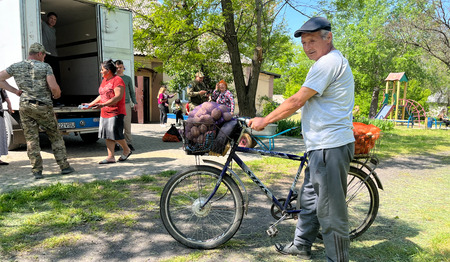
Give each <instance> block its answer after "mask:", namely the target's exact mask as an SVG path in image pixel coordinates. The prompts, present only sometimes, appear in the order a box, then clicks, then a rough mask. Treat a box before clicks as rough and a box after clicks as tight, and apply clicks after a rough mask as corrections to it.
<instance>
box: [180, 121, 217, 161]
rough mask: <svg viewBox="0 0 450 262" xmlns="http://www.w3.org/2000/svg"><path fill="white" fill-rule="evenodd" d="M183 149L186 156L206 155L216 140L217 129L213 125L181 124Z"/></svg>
mask: <svg viewBox="0 0 450 262" xmlns="http://www.w3.org/2000/svg"><path fill="white" fill-rule="evenodd" d="M183 130H184V132H183V133H182V138H183V149H184V151H186V153H187V154H188V155H204V154H206V153H208V152H209V151H210V149H211V147H212V145H213V143H214V140H215V138H216V133H217V130H218V127H217V126H216V125H215V124H204V123H197V122H186V121H184V122H183Z"/></svg>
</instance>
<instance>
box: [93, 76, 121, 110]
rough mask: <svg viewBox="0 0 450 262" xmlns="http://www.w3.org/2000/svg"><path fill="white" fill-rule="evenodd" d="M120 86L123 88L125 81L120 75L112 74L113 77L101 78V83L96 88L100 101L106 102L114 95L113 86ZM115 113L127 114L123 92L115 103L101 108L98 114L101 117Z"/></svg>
mask: <svg viewBox="0 0 450 262" xmlns="http://www.w3.org/2000/svg"><path fill="white" fill-rule="evenodd" d="M116 87H120V88H123V89H125V83H124V82H123V80H122V78H121V77H120V76H114V77H113V78H111V79H109V80H106V79H105V78H103V80H102V83H101V84H100V87H99V89H98V93H99V94H100V98H101V99H100V102H99V103H106V102H107V101H108V100H110V99H111V98H113V97H115V96H116V95H115V93H114V88H116ZM117 115H127V111H126V108H125V92H124V95H123V97H122V99H121V100H120V101H119V102H117V104H115V105H110V106H105V107H102V109H101V114H100V116H101V117H103V118H110V117H113V116H117Z"/></svg>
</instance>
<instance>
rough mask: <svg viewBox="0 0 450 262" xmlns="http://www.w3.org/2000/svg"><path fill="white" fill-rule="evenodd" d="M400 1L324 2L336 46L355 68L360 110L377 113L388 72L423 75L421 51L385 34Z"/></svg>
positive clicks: (371, 113) (370, 113)
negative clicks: (387, 24)
mask: <svg viewBox="0 0 450 262" xmlns="http://www.w3.org/2000/svg"><path fill="white" fill-rule="evenodd" d="M398 5H401V4H400V3H398V2H397V1H389V0H361V1H332V2H330V3H329V4H327V2H324V3H323V6H324V7H325V8H324V9H325V12H326V13H327V14H328V18H329V19H330V20H331V22H332V25H333V32H334V33H333V35H334V43H335V46H336V47H337V49H339V50H341V52H342V53H343V54H344V56H345V57H346V58H347V59H348V60H349V62H350V65H351V67H352V70H353V75H354V77H355V97H356V99H355V103H361V104H358V105H359V106H360V110H361V112H362V113H365V112H368V115H369V117H374V116H375V115H376V113H377V110H378V108H377V107H378V104H379V101H378V100H379V97H381V95H382V93H383V91H382V90H384V86H385V81H384V79H385V78H386V77H387V76H388V74H389V73H391V72H406V73H407V75H408V76H409V77H410V76H411V75H415V76H423V75H424V72H423V68H422V67H421V66H420V64H419V63H417V61H418V60H419V58H420V57H421V55H422V52H421V51H419V50H418V49H417V48H413V47H407V46H405V45H398V44H396V43H395V42H394V41H393V40H392V39H391V38H389V37H388V35H387V34H386V28H385V25H386V23H387V17H389V16H390V15H391V14H392V12H393V10H397V9H398ZM418 86H420V85H418ZM369 94H370V95H369ZM368 98H369V99H368Z"/></svg>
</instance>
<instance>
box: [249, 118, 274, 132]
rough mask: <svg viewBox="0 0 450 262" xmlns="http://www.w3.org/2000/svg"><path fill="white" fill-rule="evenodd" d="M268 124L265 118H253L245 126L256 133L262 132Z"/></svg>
mask: <svg viewBox="0 0 450 262" xmlns="http://www.w3.org/2000/svg"><path fill="white" fill-rule="evenodd" d="M268 124H269V123H267V122H266V118H264V117H255V118H252V119H250V120H249V121H248V123H247V125H248V126H249V127H250V128H251V129H253V130H256V131H261V130H263V129H264V128H265V127H266V126H267V125H268Z"/></svg>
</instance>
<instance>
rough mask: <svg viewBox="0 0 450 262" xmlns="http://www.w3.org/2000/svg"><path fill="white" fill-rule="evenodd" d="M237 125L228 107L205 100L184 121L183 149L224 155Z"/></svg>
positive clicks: (191, 151)
mask: <svg viewBox="0 0 450 262" xmlns="http://www.w3.org/2000/svg"><path fill="white" fill-rule="evenodd" d="M237 126H238V125H237V121H236V120H234V119H233V116H232V115H231V113H230V111H229V110H228V107H226V106H225V105H220V104H217V103H216V102H205V103H203V104H201V105H199V106H197V107H195V108H194V109H193V110H192V111H191V112H189V116H188V119H187V120H186V121H184V130H183V144H184V150H185V151H186V153H187V154H193V155H203V154H206V153H208V154H210V155H225V154H226V152H227V151H228V149H227V144H228V142H229V141H230V139H231V138H232V136H233V135H235V133H236V132H237V131H238V130H236V128H237Z"/></svg>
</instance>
